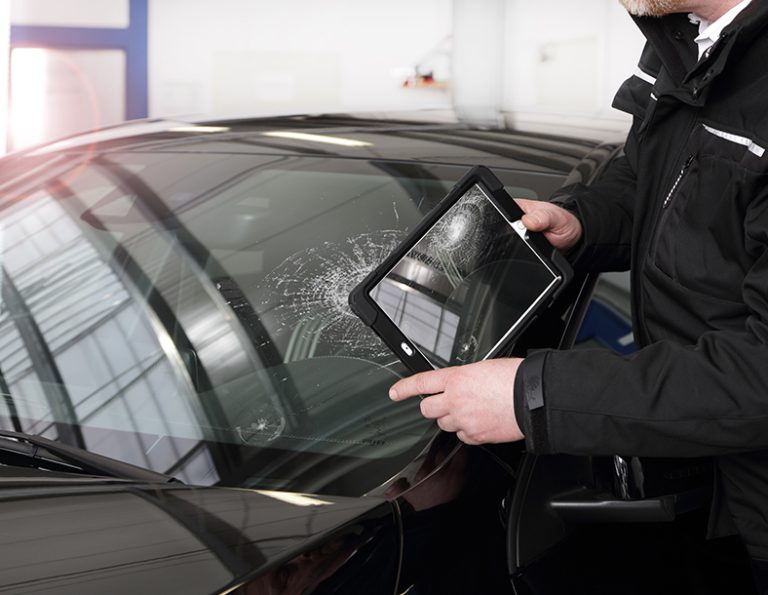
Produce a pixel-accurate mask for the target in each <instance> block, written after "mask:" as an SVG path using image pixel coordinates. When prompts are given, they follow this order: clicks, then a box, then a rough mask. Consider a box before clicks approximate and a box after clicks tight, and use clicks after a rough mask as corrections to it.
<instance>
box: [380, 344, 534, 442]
mask: <svg viewBox="0 0 768 595" xmlns="http://www.w3.org/2000/svg"><path fill="white" fill-rule="evenodd" d="M522 361H523V360H521V359H519V358H504V359H493V360H486V361H482V362H477V363H474V364H467V365H465V366H457V367H454V368H443V369H441V370H433V371H431V372H422V373H420V374H414V375H413V376H410V377H408V378H403V379H402V380H399V381H398V382H396V383H395V384H394V385H393V386H392V388H391V389H390V391H389V396H390V398H391V399H392V400H393V401H402V400H403V399H408V398H410V397H414V396H416V395H432V396H428V397H426V398H425V399H423V400H422V401H421V413H422V415H424V417H428V418H431V419H436V420H437V425H438V426H440V428H442V429H443V430H445V431H446V432H456V436H457V437H458V438H459V440H461V441H462V442H465V443H466V444H488V443H498V442H514V441H516V440H522V439H523V434H522V432H521V431H520V428H519V426H518V424H517V420H516V419H515V406H514V386H515V375H516V374H517V368H518V367H519V366H520V363H521V362H522Z"/></svg>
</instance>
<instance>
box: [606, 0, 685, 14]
mask: <svg viewBox="0 0 768 595" xmlns="http://www.w3.org/2000/svg"><path fill="white" fill-rule="evenodd" d="M619 2H621V4H622V6H624V8H626V9H627V11H628V12H629V14H633V15H635V16H638V17H661V16H664V15H667V14H672V13H673V12H685V6H686V4H688V2H686V0H619Z"/></svg>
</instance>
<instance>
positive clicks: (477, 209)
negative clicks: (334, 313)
mask: <svg viewBox="0 0 768 595" xmlns="http://www.w3.org/2000/svg"><path fill="white" fill-rule="evenodd" d="M522 215H523V212H522V210H520V207H518V206H517V204H516V203H515V201H514V200H513V199H512V197H511V196H510V195H509V194H507V192H506V191H505V190H504V186H503V184H502V183H501V181H500V180H499V179H498V178H496V176H495V175H494V174H493V173H492V172H491V171H490V170H489V169H487V168H485V167H475V168H473V169H472V170H470V171H469V172H468V173H467V175H465V176H464V177H463V178H462V179H461V180H460V181H459V182H458V183H457V184H456V186H454V188H453V189H452V190H451V191H450V193H449V194H448V195H447V196H446V197H445V198H444V199H443V200H442V201H441V202H440V203H439V204H438V205H437V206H436V207H435V208H434V209H433V210H432V211H431V212H430V213H429V214H427V215H426V216H425V218H424V219H423V220H422V221H421V222H420V224H419V225H418V227H417V228H416V229H414V230H413V232H411V233H410V234H409V235H408V237H407V238H406V239H405V240H404V241H403V242H402V243H401V244H400V245H399V246H398V248H397V249H395V251H394V252H393V253H392V254H390V255H389V257H388V258H387V259H386V260H385V261H384V262H382V263H381V265H379V266H378V267H376V269H374V270H373V271H372V272H371V273H370V274H369V275H368V276H367V277H366V278H365V279H364V280H363V281H362V282H361V283H360V284H359V285H358V286H357V287H355V289H353V290H352V292H351V293H350V296H349V304H350V307H351V309H352V311H353V312H355V314H357V315H358V316H359V317H360V318H361V320H362V321H363V322H364V323H365V324H367V325H368V326H370V327H371V328H372V329H373V330H374V331H375V332H376V334H377V335H379V337H381V338H382V340H383V341H384V342H385V343H386V344H387V345H388V346H389V348H390V349H392V351H393V352H394V353H395V354H396V355H397V356H398V357H399V358H400V359H401V360H402V361H403V362H404V363H405V364H406V366H407V367H408V368H409V369H411V370H412V371H414V372H419V371H424V370H430V369H433V368H442V367H446V366H453V365H460V364H466V363H471V362H476V361H480V360H484V359H488V358H492V357H494V356H498V355H503V354H505V353H507V352H508V350H509V349H510V348H511V347H512V346H513V344H514V342H515V341H516V339H518V338H519V337H520V334H521V333H522V331H523V330H524V329H525V327H526V326H527V325H528V324H530V322H531V321H532V320H533V319H534V318H535V317H536V316H537V315H538V314H539V313H540V312H542V311H543V310H544V309H545V308H547V307H548V306H549V305H550V304H551V303H552V301H553V300H554V299H555V298H556V297H557V295H558V294H559V292H560V291H561V290H562V289H563V288H564V287H565V285H566V284H567V282H568V281H569V280H570V278H571V274H572V273H571V269H570V267H569V265H568V263H567V262H566V260H565V258H564V257H562V256H561V255H560V253H559V252H558V251H557V250H555V249H554V248H552V246H551V245H550V244H549V243H548V242H547V241H546V240H545V238H544V237H543V235H541V234H537V233H531V232H529V231H528V230H527V229H526V228H525V226H524V225H523V224H522V222H521V221H520V218H521V217H522Z"/></svg>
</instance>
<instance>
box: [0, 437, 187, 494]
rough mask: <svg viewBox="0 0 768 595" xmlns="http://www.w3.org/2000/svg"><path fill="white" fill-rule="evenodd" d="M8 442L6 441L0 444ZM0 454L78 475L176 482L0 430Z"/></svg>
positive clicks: (60, 444)
mask: <svg viewBox="0 0 768 595" xmlns="http://www.w3.org/2000/svg"><path fill="white" fill-rule="evenodd" d="M2 438H8V440H2ZM0 452H6V453H11V454H12V455H16V456H21V457H23V458H25V459H28V460H31V461H33V462H34V463H35V466H37V467H40V468H46V469H53V470H57V471H78V472H81V473H86V474H89V475H105V476H108V477H118V478H120V479H130V480H134V481H147V482H152V483H158V482H160V483H170V482H178V483H181V482H180V481H179V480H178V479H176V478H175V477H173V476H171V475H166V474H165V473H159V472H157V471H152V470H150V469H145V468H144V467H139V466H137V465H131V464H130V463H126V462H124V461H120V460H118V459H113V458H110V457H107V456H104V455H100V454H96V453H94V452H90V451H88V450H84V449H82V448H77V447H76V446H70V445H69V444H64V443H63V442H58V441H56V440H50V439H49V438H43V437H42V436H36V435H34V434H25V433H23V432H13V431H11V430H0Z"/></svg>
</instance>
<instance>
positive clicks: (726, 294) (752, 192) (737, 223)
mask: <svg viewBox="0 0 768 595" xmlns="http://www.w3.org/2000/svg"><path fill="white" fill-rule="evenodd" d="M766 161H768V153H766V150H765V149H764V148H763V146H762V144H761V143H760V142H759V141H756V140H755V139H751V138H748V137H746V136H744V135H738V134H734V133H733V132H729V131H727V130H725V129H724V128H723V127H716V126H714V125H711V124H708V123H704V124H700V125H698V126H697V128H696V129H695V130H694V133H693V134H692V136H691V138H690V143H689V150H688V152H687V158H686V159H685V160H684V161H683V163H681V165H680V169H679V170H678V175H677V176H676V177H675V178H674V179H673V180H672V181H671V182H670V184H669V186H668V188H667V189H666V193H665V195H664V196H661V197H659V199H658V200H660V201H661V202H662V205H661V209H660V211H661V214H660V216H659V218H658V219H657V227H656V229H655V233H654V237H653V239H652V241H651V252H650V255H649V256H650V262H651V263H652V265H653V266H654V267H655V268H656V269H658V271H659V272H661V273H663V274H664V275H666V276H668V277H670V278H671V279H673V280H675V281H676V282H677V283H679V284H680V285H682V286H684V287H686V288H688V289H690V290H692V291H698V292H701V293H703V294H707V295H710V296H712V297H718V298H722V299H729V300H738V299H741V296H740V291H741V290H740V285H741V281H742V280H743V278H744V275H745V274H746V272H747V270H748V269H749V267H750V266H751V260H752V258H753V256H752V255H750V253H749V250H748V249H747V247H746V238H745V229H744V228H745V225H744V223H745V217H746V214H747V210H748V208H749V205H750V201H752V200H753V199H754V198H755V197H756V196H757V195H758V194H759V193H760V190H761V185H762V184H764V183H765V179H766V176H765V173H764V171H761V169H763V168H764V167H765V163H766Z"/></svg>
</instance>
